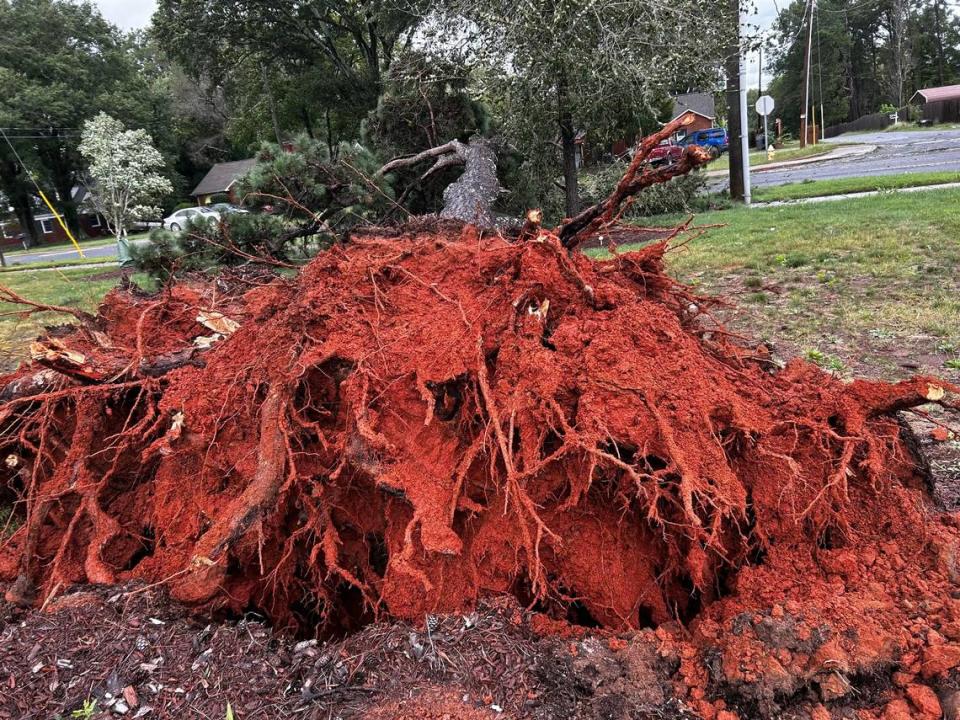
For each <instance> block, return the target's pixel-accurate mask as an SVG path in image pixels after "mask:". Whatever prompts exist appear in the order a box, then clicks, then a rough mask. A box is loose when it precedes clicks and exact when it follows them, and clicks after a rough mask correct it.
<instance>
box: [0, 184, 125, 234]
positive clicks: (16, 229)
mask: <svg viewBox="0 0 960 720" xmlns="http://www.w3.org/2000/svg"><path fill="white" fill-rule="evenodd" d="M73 201H74V202H75V203H76V204H77V212H78V214H79V219H80V228H81V236H80V237H78V238H77V241H78V242H83V241H84V240H89V239H92V238H97V237H103V236H104V235H109V234H110V231H109V230H107V226H106V223H105V222H104V221H103V218H102V217H100V215H99V214H98V213H97V211H96V210H95V209H94V208H93V206H92V204H91V203H90V202H89V200H87V189H86V188H85V187H83V186H78V187H75V188H74V189H73ZM33 227H34V229H35V230H36V234H37V243H38V244H39V245H41V246H42V245H58V244H60V243H65V242H70V238H68V237H67V233H66V232H64V230H63V228H62V227H61V225H60V223H59V222H57V219H56V218H55V217H54V216H53V213H51V212H49V211H48V209H47V207H46V205H38V206H37V207H36V208H35V210H34V215H33ZM23 234H25V233H24V232H23V229H22V228H21V227H20V223H19V222H18V221H17V219H16V218H12V219H10V220H8V221H0V245H2V246H3V247H18V248H19V247H22V239H21V235H23Z"/></svg>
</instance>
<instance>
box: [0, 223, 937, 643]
mask: <svg viewBox="0 0 960 720" xmlns="http://www.w3.org/2000/svg"><path fill="white" fill-rule="evenodd" d="M664 250H665V247H664V246H663V245H654V246H651V247H648V248H646V249H645V250H643V251H642V252H635V253H629V254H624V255H621V256H618V257H616V258H615V259H613V260H609V261H593V260H590V259H588V258H586V257H584V256H582V255H576V256H574V257H572V258H571V257H570V256H568V254H567V253H566V252H565V251H564V250H563V248H562V247H561V245H560V244H559V242H558V239H557V238H556V236H554V235H551V234H542V235H540V237H539V238H538V239H536V240H533V241H530V242H525V243H519V244H511V243H509V242H507V241H505V240H503V239H501V238H498V237H479V236H478V235H477V233H476V231H475V230H473V229H472V228H465V229H464V228H460V227H459V226H449V225H446V226H437V227H434V228H432V229H423V228H421V229H420V230H411V231H410V232H409V233H408V234H407V235H405V236H401V237H391V238H385V237H368V238H364V239H360V240H358V241H357V242H356V243H355V244H354V245H352V246H350V247H348V248H347V249H339V248H338V249H334V250H331V251H330V252H328V253H325V254H324V255H322V256H321V257H318V258H317V259H316V260H315V261H314V262H312V263H311V264H310V265H309V266H307V267H306V268H305V269H304V270H303V271H302V272H301V273H300V275H299V276H298V277H296V278H295V279H292V280H282V279H277V280H274V281H272V282H270V283H269V284H266V285H254V286H252V287H251V286H250V285H246V286H241V285H240V284H239V283H236V282H235V283H226V284H224V283H223V282H221V283H219V284H212V285H209V286H206V285H182V286H176V287H174V288H173V289H171V290H168V291H165V292H164V293H162V294H161V295H160V296H158V297H144V296H139V295H136V294H133V293H131V292H130V291H127V290H118V291H115V292H113V293H112V294H111V295H110V296H108V298H107V300H106V301H105V303H104V306H103V307H102V308H101V310H100V314H99V316H98V318H97V319H96V320H90V321H87V322H86V324H84V325H82V326H80V327H79V328H78V329H77V330H75V331H73V332H71V333H68V334H65V335H62V336H61V337H59V338H57V339H56V340H47V341H45V342H43V343H38V345H37V346H35V348H34V356H35V358H36V361H35V362H34V364H33V365H32V366H30V367H23V368H21V369H20V370H19V371H18V372H17V373H15V374H14V375H11V376H8V377H7V378H4V379H3V380H2V381H0V392H3V393H4V398H5V399H6V402H5V404H4V405H3V407H2V410H0V420H2V425H0V428H2V438H0V442H2V446H3V447H2V452H3V457H4V458H6V462H5V464H4V465H3V475H2V477H0V494H2V495H3V496H4V497H5V498H6V499H8V500H16V512H17V518H18V519H19V520H22V524H21V525H20V526H19V527H18V529H16V531H15V532H13V533H12V535H10V537H9V539H8V540H6V541H5V544H4V545H3V548H2V551H0V578H3V579H6V580H8V581H12V584H11V586H10V589H9V591H8V597H10V598H12V599H15V600H18V601H21V602H32V601H38V602H39V601H42V600H43V599H44V598H46V597H47V596H49V595H50V594H51V593H54V592H56V591H57V590H58V589H59V588H61V587H63V586H64V585H66V584H69V583H75V582H83V581H88V582H94V583H114V582H119V581H124V580H127V579H131V578H136V579H142V580H145V581H147V582H150V583H155V582H165V583H167V584H169V586H170V588H171V591H172V594H173V595H174V597H175V598H177V599H180V600H183V601H186V602H189V603H194V604H197V605H199V606H202V607H205V608H211V609H216V608H229V609H232V610H244V609H248V608H256V609H259V610H261V611H263V612H266V613H267V614H268V615H269V616H270V617H271V618H272V619H274V620H275V621H277V622H279V623H281V624H289V625H297V626H300V627H303V628H309V629H311V631H312V630H313V629H314V628H316V627H318V626H319V627H320V628H321V629H322V630H328V631H334V630H337V629H343V628H349V627H354V626H356V625H357V624H358V623H361V622H364V621H366V620H368V619H370V618H371V617H373V616H375V615H376V614H378V613H383V612H386V613H389V614H390V615H392V616H397V617H403V618H417V617H422V614H423V613H425V612H434V611H444V610H446V611H451V610H458V609H463V608H466V607H468V606H470V605H471V604H472V603H473V602H474V601H475V599H476V598H477V597H478V596H479V595H482V594H487V593H498V592H508V593H512V594H514V595H516V596H518V597H519V598H520V599H521V600H522V601H523V602H525V603H538V604H539V607H541V608H543V609H545V610H547V611H549V612H552V613H554V614H556V615H557V616H560V617H569V618H572V619H575V620H578V621H580V622H587V623H590V622H595V623H599V624H602V625H604V626H610V627H615V628H629V627H638V626H644V625H651V624H657V623H661V622H664V621H667V620H670V619H673V618H676V617H679V618H681V619H686V618H689V617H691V616H692V615H693V614H694V613H695V612H697V611H698V610H699V609H700V608H702V607H703V606H704V605H705V604H707V603H710V602H711V601H713V600H715V599H716V598H717V597H718V596H720V595H722V594H724V593H726V592H727V591H728V590H729V589H730V588H731V587H732V586H733V584H734V579H735V577H736V573H737V571H738V570H739V569H740V568H742V567H743V566H744V565H747V564H755V563H758V562H762V558H763V557H764V554H765V553H766V552H767V551H768V550H769V549H770V548H772V547H774V546H776V548H777V549H778V552H779V553H783V552H785V550H784V548H790V547H795V548H801V549H810V548H815V547H816V546H817V544H818V543H823V542H824V538H826V537H828V536H831V535H832V536H836V535H841V536H843V535H847V534H850V533H855V532H858V530H857V529H855V528H851V526H850V524H849V523H848V513H849V508H850V503H851V497H852V496H853V495H854V494H859V495H858V497H871V496H879V495H880V494H882V493H884V492H886V490H887V489H889V488H891V487H893V486H897V487H901V486H904V485H906V486H911V485H913V486H916V485H917V482H918V477H916V476H915V473H914V471H913V459H912V457H911V456H910V454H909V451H908V450H907V446H906V445H905V444H904V442H903V441H902V439H901V438H900V427H899V425H898V423H897V421H896V419H895V418H894V417H892V413H893V412H894V411H896V410H898V409H903V408H906V407H909V406H912V405H917V404H920V403H923V402H926V401H927V400H939V401H940V402H942V403H947V402H949V396H947V397H946V398H945V395H944V393H945V391H950V390H952V388H949V387H947V386H946V385H944V384H943V383H941V382H939V381H936V380H933V379H930V378H917V379H914V380H912V381H910V382H905V383H901V384H898V385H886V384H881V383H868V382H854V383H852V384H843V383H841V382H840V381H838V380H835V379H833V378H831V377H830V376H828V375H826V374H824V373H823V372H821V371H820V370H819V369H817V368H815V367H814V366H812V365H810V364H807V363H804V362H800V361H797V362H794V363H792V364H790V365H789V366H788V367H787V368H786V369H784V370H782V371H774V369H773V368H772V367H771V364H770V363H769V361H768V360H767V359H766V358H765V357H764V356H763V355H762V353H755V352H753V351H752V350H750V349H745V348H743V347H740V346H737V345H735V344H734V343H732V342H731V341H730V340H729V339H728V338H727V336H726V335H725V334H724V333H723V332H722V331H720V330H719V329H717V328H715V327H712V326H711V325H710V324H709V323H707V322H705V320H704V318H705V315H706V313H705V310H706V308H708V307H709V302H708V301H705V300H703V299H701V298H695V297H693V296H692V295H691V294H690V293H689V292H688V290H687V289H686V288H684V287H682V286H679V285H677V284H676V283H674V282H673V281H671V280H670V279H669V278H668V277H667V276H666V275H665V274H664V272H663V266H662V257H663V252H664ZM237 287H243V289H244V292H242V293H241V292H239V291H237V290H236V288H237ZM247 288H250V289H247ZM198 318H202V324H201V322H198ZM229 321H233V322H229ZM234 323H238V324H239V328H236V329H235V325H234ZM215 335H216V336H215ZM198 336H205V337H206V338H207V339H206V340H201V341H200V345H201V346H203V345H208V344H209V345H210V347H209V349H205V348H204V347H199V348H198V347H196V345H195V338H197V337H198ZM16 520H17V519H16V518H15V522H16ZM877 521H878V522H879V521H880V520H879V519H878V520H877Z"/></svg>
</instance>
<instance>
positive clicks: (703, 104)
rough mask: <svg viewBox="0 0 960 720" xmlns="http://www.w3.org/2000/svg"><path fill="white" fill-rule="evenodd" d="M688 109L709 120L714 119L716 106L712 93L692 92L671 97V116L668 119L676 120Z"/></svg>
mask: <svg viewBox="0 0 960 720" xmlns="http://www.w3.org/2000/svg"><path fill="white" fill-rule="evenodd" d="M688 110H689V111H690V112H693V113H696V114H697V115H701V116H703V117H705V118H709V119H710V120H713V119H715V118H716V117H717V107H716V104H715V101H714V98H713V93H705V92H694V93H684V94H683V95H677V96H676V97H675V98H674V99H673V116H672V117H671V118H670V119H671V120H676V119H677V118H678V117H680V116H681V115H683V114H684V113H685V112H687V111H688Z"/></svg>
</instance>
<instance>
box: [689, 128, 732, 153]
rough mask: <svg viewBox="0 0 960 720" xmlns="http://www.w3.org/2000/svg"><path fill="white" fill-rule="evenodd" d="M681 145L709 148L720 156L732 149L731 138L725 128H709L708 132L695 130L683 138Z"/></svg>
mask: <svg viewBox="0 0 960 720" xmlns="http://www.w3.org/2000/svg"><path fill="white" fill-rule="evenodd" d="M680 144H681V145H682V146H683V147H689V146H690V145H699V146H700V147H704V148H707V150H710V151H711V152H712V153H713V154H714V155H720V154H721V153H725V152H726V151H727V150H729V149H730V138H729V136H728V135H727V131H726V130H725V129H723V128H709V129H707V130H694V131H693V132H691V133H689V134H688V135H687V136H686V137H685V138H683V140H681V141H680Z"/></svg>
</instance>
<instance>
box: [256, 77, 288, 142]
mask: <svg viewBox="0 0 960 720" xmlns="http://www.w3.org/2000/svg"><path fill="white" fill-rule="evenodd" d="M260 72H261V73H262V75H263V92H264V94H265V95H266V96H267V104H268V105H269V106H270V120H271V121H272V122H273V134H274V136H275V137H276V138H277V145H281V144H282V143H283V139H282V138H281V137H280V122H279V121H278V120H277V103H276V102H275V101H274V99H273V86H272V85H271V84H270V77H269V76H268V75H267V64H266V63H264V62H261V63H260Z"/></svg>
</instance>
